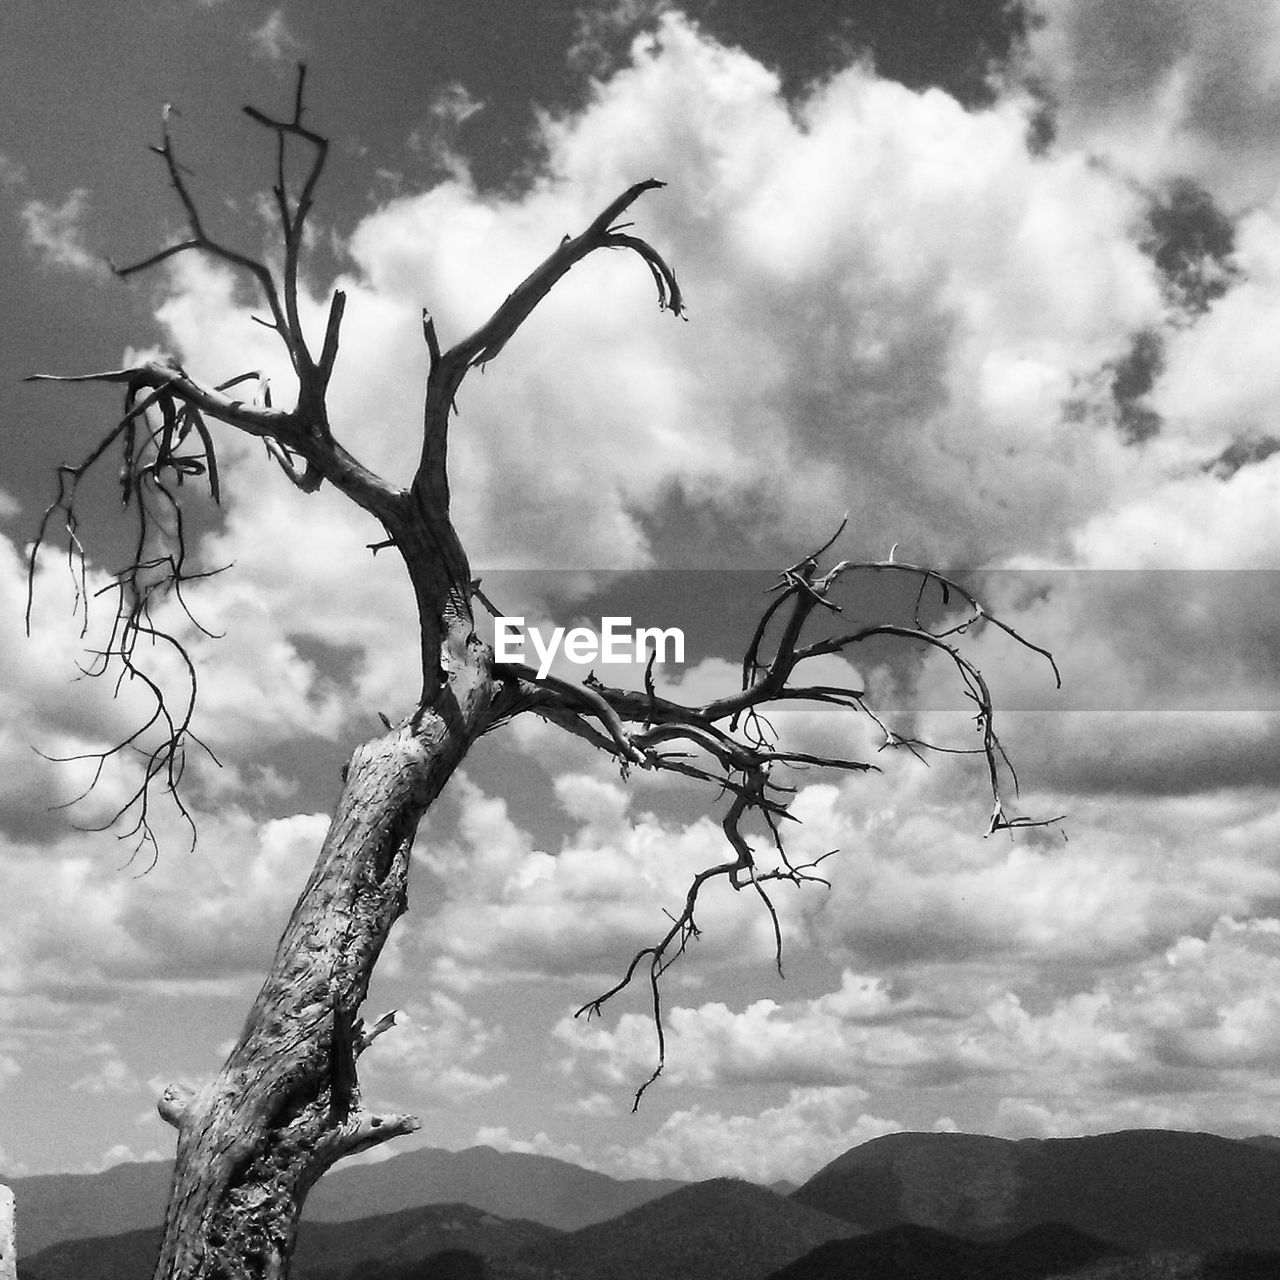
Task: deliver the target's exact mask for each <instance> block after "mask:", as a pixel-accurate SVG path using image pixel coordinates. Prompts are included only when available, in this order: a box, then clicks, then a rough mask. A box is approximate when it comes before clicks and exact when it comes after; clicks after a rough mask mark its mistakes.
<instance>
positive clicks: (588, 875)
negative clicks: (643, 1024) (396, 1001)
mask: <svg viewBox="0 0 1280 1280" xmlns="http://www.w3.org/2000/svg"><path fill="white" fill-rule="evenodd" d="M556 791H557V793H558V795H559V798H560V800H561V803H562V805H563V807H564V808H565V811H566V815H567V817H568V819H569V830H568V832H567V834H566V835H565V837H564V839H563V842H562V843H561V845H560V846H559V847H558V848H557V849H555V850H554V851H552V852H548V851H545V850H541V849H537V848H535V847H533V843H532V841H531V839H530V837H529V835H528V834H527V833H526V832H525V831H523V830H521V829H520V827H519V826H518V825H517V824H516V823H515V822H514V821H513V820H512V818H511V817H510V815H509V813H508V806H507V802H506V801H505V800H502V799H500V798H497V797H492V796H488V795H486V794H485V793H484V792H483V791H481V790H480V788H479V787H478V786H476V784H475V783H474V782H471V781H469V780H468V779H466V778H459V779H456V780H455V783H454V786H453V794H454V796H455V797H456V798H457V799H458V800H459V801H460V802H461V811H460V814H459V817H458V823H457V827H458V834H457V836H456V837H455V838H452V839H446V840H441V841H439V842H437V841H436V840H435V839H433V838H432V837H431V836H430V835H429V836H428V837H427V838H426V839H425V840H422V841H420V843H419V854H418V857H419V858H420V860H421V862H422V863H423V865H424V866H425V867H426V868H428V869H429V870H430V871H431V872H432V873H433V874H434V875H435V876H436V877H437V878H438V881H439V883H440V885H441V887H442V889H443V899H444V900H443V903H442V905H441V906H440V908H439V910H438V911H437V913H436V914H435V915H434V916H433V917H432V918H431V919H430V920H424V921H423V923H422V925H421V926H420V928H421V938H420V940H419V942H418V943H417V945H418V946H419V947H421V948H422V949H423V951H424V953H425V956H426V958H429V959H430V960H431V961H432V963H433V966H434V968H435V970H436V972H437V974H438V976H439V977H440V978H442V979H445V980H448V981H449V982H450V983H452V984H454V985H461V986H464V987H465V986H467V985H470V984H472V983H474V982H476V981H485V982H494V981H508V982H509V981H514V980H530V979H535V978H539V977H542V978H556V979H570V980H572V981H573V983H574V990H575V992H576V991H577V990H579V989H580V988H581V989H582V990H583V994H584V998H585V996H586V995H591V994H595V993H594V992H593V991H591V990H590V987H591V986H593V985H612V983H613V981H614V980H616V978H617V977H618V976H620V973H621V971H622V969H623V968H624V967H625V965H626V963H627V962H628V961H629V959H630V958H631V956H632V955H633V954H635V953H636V952H637V951H639V950H640V949H641V948H642V947H645V946H649V945H652V944H653V943H655V942H656V941H658V940H659V939H660V938H661V936H662V935H663V934H665V933H666V931H667V929H668V928H669V927H670V917H669V916H668V915H667V914H666V913H667V912H668V911H670V910H671V909H672V908H673V907H676V906H677V905H678V904H679V903H681V902H682V901H683V896H684V893H685V892H686V891H687V888H688V885H689V882H690V880H691V879H692V877H693V875H694V874H695V873H696V872H698V871H700V870H701V869H703V868H704V867H707V866H714V865H716V864H717V863H720V862H723V861H724V859H725V848H726V846H725V837H724V833H723V831H722V830H721V829H720V827H719V825H718V824H717V823H716V822H715V821H714V820H713V819H712V818H711V817H709V816H699V817H696V818H694V819H693V820H692V821H690V822H688V823H687V824H685V823H681V822H671V821H664V820H663V819H661V818H660V817H659V816H658V815H656V814H654V813H651V812H642V813H640V814H636V815H634V816H632V815H629V814H628V812H627V809H628V802H629V799H630V797H629V795H628V793H627V792H626V791H625V790H623V789H622V788H621V787H619V786H617V785H616V784H609V783H603V782H600V781H599V780H597V779H595V778H592V777H589V776H586V777H584V776H573V775H569V776H566V777H563V778H561V779H560V780H559V782H558V783H557V786H556ZM793 902H794V900H792V901H779V903H778V910H779V914H780V918H781V919H782V920H783V921H786V922H790V921H791V919H792V917H793V914H794V910H793ZM698 924H699V927H700V929H701V930H702V937H701V938H700V940H699V943H698V947H697V952H696V957H690V958H689V959H688V960H686V961H685V962H684V963H683V964H682V965H680V966H679V967H678V968H677V970H675V971H673V977H674V976H675V974H676V973H680V974H682V975H683V977H684V979H685V980H688V981H693V980H696V978H695V974H696V970H697V969H698V968H700V967H701V966H703V965H710V966H714V965H716V964H720V963H724V962H725V961H726V960H727V959H729V958H730V957H732V958H733V959H734V960H736V961H737V962H739V963H758V964H759V965H760V966H761V968H762V971H767V969H768V966H769V965H770V963H771V961H772V958H773V952H774V942H773V931H772V926H771V924H770V920H769V916H768V914H767V913H766V912H765V910H764V908H763V906H762V905H761V904H760V902H759V900H758V899H757V898H756V897H755V895H753V894H752V895H748V894H737V893H734V892H732V891H731V890H730V889H729V888H728V886H727V885H722V884H713V885H711V886H709V887H708V889H707V891H706V894H705V895H704V898H703V905H702V907H701V908H700V910H699V912H698ZM695 961H696V962H695Z"/></svg>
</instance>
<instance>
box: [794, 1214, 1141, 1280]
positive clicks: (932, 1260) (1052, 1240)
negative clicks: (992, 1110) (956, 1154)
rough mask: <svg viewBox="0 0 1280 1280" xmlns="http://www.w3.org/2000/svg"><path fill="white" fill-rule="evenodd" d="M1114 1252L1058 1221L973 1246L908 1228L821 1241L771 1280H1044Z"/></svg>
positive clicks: (971, 1242)
mask: <svg viewBox="0 0 1280 1280" xmlns="http://www.w3.org/2000/svg"><path fill="white" fill-rule="evenodd" d="M1117 1252H1118V1251H1117V1250H1116V1249H1115V1247H1114V1246H1113V1245H1110V1244H1107V1243H1106V1242H1104V1241H1102V1240H1095V1239H1094V1238H1093V1237H1092V1236H1088V1235H1085V1234H1084V1233H1083V1232H1081V1231H1076V1230H1075V1229H1074V1228H1072V1227H1064V1226H1060V1225H1058V1224H1045V1225H1043V1226H1039V1227H1033V1228H1032V1229H1031V1230H1030V1231H1026V1232H1023V1233H1022V1234H1021V1235H1018V1236H1014V1237H1013V1238H1012V1239H1009V1240H992V1241H977V1240H965V1239H962V1238H960V1237H958V1236H952V1235H947V1234H946V1233H945V1232H942V1231H937V1230H935V1229H934V1228H932V1227H922V1226H917V1225H916V1224H914V1223H906V1224H903V1225H901V1226H896V1227H889V1228H887V1229H886V1230H884V1231H877V1232H874V1233H872V1234H870V1235H865V1236H856V1237H854V1238H853V1239H848V1240H834V1241H832V1242H830V1243H829V1244H824V1245H822V1246H821V1247H819V1248H817V1249H815V1250H814V1251H813V1252H812V1253H809V1254H806V1255H805V1256H804V1257H803V1258H799V1259H797V1260H796V1261H795V1262H792V1263H790V1264H789V1265H788V1266H785V1267H783V1268H782V1269H781V1270H779V1271H775V1272H774V1273H773V1275H772V1276H770V1277H769V1280H849V1277H855V1276H856V1277H857V1280H1046V1277H1049V1276H1067V1275H1071V1276H1075V1275H1076V1274H1077V1273H1078V1272H1079V1271H1080V1270H1081V1269H1082V1268H1085V1267H1088V1266H1089V1265H1090V1264H1093V1263H1096V1262H1098V1260H1099V1259H1102V1258H1106V1257H1108V1256H1110V1257H1111V1258H1113V1259H1115V1258H1116V1255H1117ZM1117 1261H1118V1262H1120V1263H1123V1262H1125V1261H1126V1260H1125V1259H1123V1258H1119V1259H1117Z"/></svg>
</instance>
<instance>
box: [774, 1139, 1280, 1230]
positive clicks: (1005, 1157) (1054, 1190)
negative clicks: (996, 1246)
mask: <svg viewBox="0 0 1280 1280" xmlns="http://www.w3.org/2000/svg"><path fill="white" fill-rule="evenodd" d="M792 1199H794V1200H796V1201H798V1202H799V1203H801V1204H806V1205H809V1206H810V1207H811V1208H814V1209H818V1210H821V1211H822V1212H824V1213H829V1214H831V1215H832V1216H834V1217H838V1218H843V1219H844V1220H845V1221H846V1222H850V1223H856V1224H858V1225H860V1226H861V1227H863V1228H865V1229H866V1230H868V1231H878V1230H882V1229H884V1228H886V1227H890V1226H895V1225H898V1224H901V1223H915V1224H918V1225H921V1226H927V1227H933V1228H935V1229H937V1230H939V1231H945V1232H948V1233H950V1234H953V1235H958V1236H966V1237H970V1238H975V1239H982V1238H990V1237H993V1236H1004V1237H1007V1236H1012V1235H1016V1234H1017V1233H1019V1232H1021V1231H1025V1230H1027V1229H1028V1228H1030V1227H1033V1226H1036V1225H1038V1224H1042V1223H1048V1222H1059V1223H1063V1224H1066V1225H1069V1226H1072V1227H1074V1228H1076V1229H1077V1230H1079V1231H1083V1232H1085V1233H1087V1234H1088V1235H1091V1236H1095V1237H1097V1238H1099V1239H1102V1240H1108V1241H1111V1242H1112V1243H1114V1244H1116V1245H1119V1246H1121V1247H1122V1248H1124V1249H1126V1250H1129V1251H1132V1252H1145V1251H1146V1250H1149V1249H1156V1248H1165V1249H1174V1250H1178V1249H1182V1250H1190V1251H1194V1252H1209V1251H1212V1250H1228V1249H1229V1250H1260V1251H1270V1250H1280V1151H1277V1150H1276V1149H1275V1148H1273V1147H1271V1146H1270V1145H1268V1144H1261V1143H1257V1142H1253V1141H1235V1140H1232V1139H1228V1138H1218V1137H1214V1136H1213V1135H1211V1134H1204V1133H1175V1132H1170V1131H1167V1130H1159V1129H1148V1130H1129V1131H1126V1132H1122V1133H1109V1134H1101V1135H1098V1136H1096V1137H1088V1138H1050V1139H1039V1138H1024V1139H1022V1140H1020V1141H1016V1142H1015V1141H1009V1140H1006V1139H1003V1138H988V1137H978V1136H974V1135H971V1134H959V1133H896V1134H889V1135H888V1136H886V1137H883V1138H876V1139H874V1140H872V1141H871V1142H867V1143H864V1144H863V1145H862V1146H859V1147H854V1148H853V1149H852V1150H851V1151H848V1152H846V1153H845V1154H844V1155H842V1156H840V1157H838V1158H837V1159H835V1160H833V1161H832V1162H831V1163H830V1164H829V1165H827V1166H826V1167H825V1168H823V1169H821V1170H820V1171H819V1172H818V1173H816V1174H815V1175H814V1176H813V1177H812V1178H810V1179H809V1181H808V1182H806V1183H805V1184H804V1186H802V1187H801V1188H800V1189H799V1190H798V1191H797V1192H795V1194H794V1195H793V1197H792Z"/></svg>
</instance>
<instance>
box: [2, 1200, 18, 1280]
mask: <svg viewBox="0 0 1280 1280" xmlns="http://www.w3.org/2000/svg"><path fill="white" fill-rule="evenodd" d="M14 1214H15V1208H14V1201H13V1190H12V1188H10V1187H5V1186H0V1280H18V1244H17V1229H16V1227H15V1225H14Z"/></svg>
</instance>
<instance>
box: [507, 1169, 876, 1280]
mask: <svg viewBox="0 0 1280 1280" xmlns="http://www.w3.org/2000/svg"><path fill="white" fill-rule="evenodd" d="M852 1230H853V1228H852V1227H851V1226H850V1225H849V1224H848V1223H845V1222H841V1221H840V1220H839V1219H837V1218H832V1217H829V1216H828V1215H827V1214H824V1213H819V1212H818V1211H817V1210H814V1209H810V1208H808V1207H807V1206H805V1205H802V1204H799V1203H797V1202H796V1201H794V1200H788V1199H785V1198H783V1197H782V1196H779V1195H777V1194H775V1193H774V1192H772V1191H769V1190H767V1189H766V1188H764V1187H758V1186H756V1185H755V1184H754V1183H750V1182H742V1181H739V1180H738V1179H736V1178H715V1179H712V1180H711V1181H709V1182H699V1183H695V1184H694V1185H692V1186H686V1187H683V1188H681V1189H680V1190H679V1191H674V1192H672V1193H671V1194H670V1195H667V1196H663V1197H662V1198H661V1199H659V1200H653V1201H650V1202H649V1203H648V1204H645V1205H641V1206H640V1207H639V1208H637V1209H632V1210H631V1211H630V1212H629V1213H624V1214H623V1215H622V1216H621V1217H619V1218H615V1219H614V1220H613V1221H611V1222H605V1223H600V1224H598V1225H596V1226H591V1227H585V1228H583V1229H582V1230H580V1231H573V1232H570V1233H568V1234H567V1235H562V1236H559V1237H557V1238H555V1239H554V1240H549V1241H547V1242H546V1243H544V1244H540V1245H537V1246H535V1247H533V1248H531V1249H526V1250H525V1251H524V1252H523V1253H521V1254H520V1256H519V1262H520V1263H521V1264H523V1265H524V1266H526V1267H528V1268H529V1273H530V1274H539V1273H542V1274H547V1275H555V1276H557V1277H562V1278H563V1280H764V1277H765V1276H767V1275H768V1274H769V1273H770V1272H771V1271H774V1270H776V1269H777V1268H778V1267H780V1266H783V1265H785V1264H786V1263H788V1262H790V1261H791V1260H792V1259H794V1258H798V1257H800V1256H801V1255H802V1254H804V1253H807V1252H809V1251H810V1250H811V1249H813V1248H814V1247H815V1246H817V1245H819V1244H822V1243H824V1242H825V1241H827V1240H832V1239H836V1238H838V1237H841V1236H847V1235H848V1234H849V1233H850V1232H851V1231H852Z"/></svg>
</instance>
